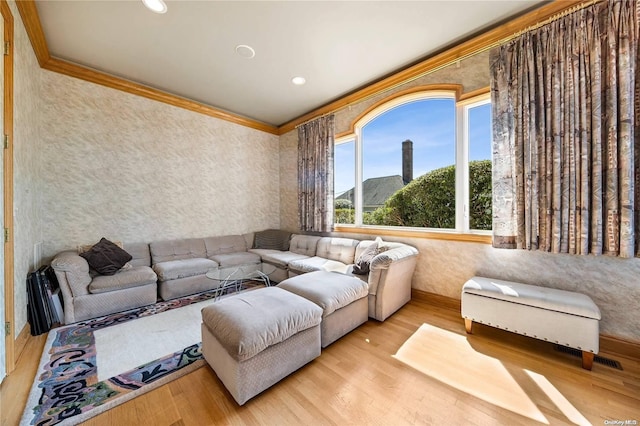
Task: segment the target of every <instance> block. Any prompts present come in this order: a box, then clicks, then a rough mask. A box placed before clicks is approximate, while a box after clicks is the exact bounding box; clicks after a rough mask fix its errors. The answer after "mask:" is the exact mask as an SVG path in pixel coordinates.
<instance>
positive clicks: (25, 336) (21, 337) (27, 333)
mask: <svg viewBox="0 0 640 426" xmlns="http://www.w3.org/2000/svg"><path fill="white" fill-rule="evenodd" d="M30 338H31V328H30V327H29V323H27V324H25V326H24V327H23V328H22V331H21V332H20V334H18V337H17V338H16V340H15V343H14V345H13V348H14V351H15V352H14V353H15V356H14V358H13V359H15V360H16V363H17V362H18V360H19V359H20V355H22V351H24V348H25V347H26V346H27V342H29V339H30Z"/></svg>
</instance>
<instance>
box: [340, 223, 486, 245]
mask: <svg viewBox="0 0 640 426" xmlns="http://www.w3.org/2000/svg"><path fill="white" fill-rule="evenodd" d="M334 232H338V233H340V232H344V233H350V234H367V235H376V236H384V235H388V236H392V237H408V238H426V239H431V240H447V241H461V242H467V243H481V244H491V242H492V236H491V235H487V234H461V233H456V232H433V231H422V230H417V229H390V228H375V227H359V226H344V225H342V226H339V225H336V226H335V228H334Z"/></svg>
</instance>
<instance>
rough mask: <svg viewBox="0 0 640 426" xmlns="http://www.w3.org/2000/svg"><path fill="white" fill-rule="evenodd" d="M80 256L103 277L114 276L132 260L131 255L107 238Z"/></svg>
mask: <svg viewBox="0 0 640 426" xmlns="http://www.w3.org/2000/svg"><path fill="white" fill-rule="evenodd" d="M80 256H81V257H84V258H85V259H86V260H87V263H88V264H89V266H91V267H92V268H93V269H95V270H96V271H97V272H98V273H99V274H101V275H113V274H115V273H116V272H118V271H119V270H120V268H122V267H123V266H124V265H125V264H126V263H127V262H128V261H130V260H131V255H130V254H129V253H127V252H126V251H125V250H123V249H121V248H120V247H118V246H117V245H116V244H114V243H112V242H111V241H109V240H107V239H106V238H102V239H100V241H99V242H98V243H97V244H95V245H94V246H93V247H91V248H90V249H89V250H87V251H85V252H83V253H80Z"/></svg>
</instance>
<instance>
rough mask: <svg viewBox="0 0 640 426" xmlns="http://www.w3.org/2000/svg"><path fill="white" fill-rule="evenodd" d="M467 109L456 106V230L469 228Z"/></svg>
mask: <svg viewBox="0 0 640 426" xmlns="http://www.w3.org/2000/svg"><path fill="white" fill-rule="evenodd" d="M466 114H467V109H466V108H465V107H464V106H460V105H458V106H457V107H456V231H457V232H465V231H467V230H468V229H469V212H468V210H469V207H468V206H469V195H468V194H469V179H468V178H467V177H468V174H469V173H468V158H469V150H468V143H467V141H468V134H467V131H466V127H465V126H466V121H467V118H466Z"/></svg>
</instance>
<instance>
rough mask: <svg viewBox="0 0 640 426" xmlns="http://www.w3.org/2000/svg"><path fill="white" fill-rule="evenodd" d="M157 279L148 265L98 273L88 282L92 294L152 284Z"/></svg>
mask: <svg viewBox="0 0 640 426" xmlns="http://www.w3.org/2000/svg"><path fill="white" fill-rule="evenodd" d="M156 280H157V277H156V274H155V272H153V269H151V268H150V267H148V266H134V267H132V268H131V269H129V270H126V271H122V272H118V273H117V274H114V275H99V276H97V277H95V278H94V279H93V281H91V284H89V292H90V293H92V294H97V293H107V292H110V291H116V290H122V289H125V288H131V287H140V286H143V285H149V284H154V283H155V282H156Z"/></svg>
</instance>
